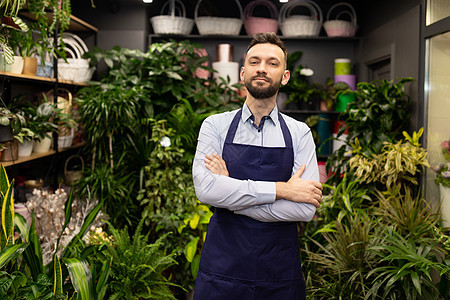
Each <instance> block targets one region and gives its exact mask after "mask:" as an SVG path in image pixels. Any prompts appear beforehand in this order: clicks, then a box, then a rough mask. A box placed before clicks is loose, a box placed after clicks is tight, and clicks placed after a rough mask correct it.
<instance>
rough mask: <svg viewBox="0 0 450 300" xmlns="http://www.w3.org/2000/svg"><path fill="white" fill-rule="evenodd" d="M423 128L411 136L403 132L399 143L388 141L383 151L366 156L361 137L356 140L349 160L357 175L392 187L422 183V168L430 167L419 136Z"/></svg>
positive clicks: (367, 180)
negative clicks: (419, 178) (419, 179)
mask: <svg viewBox="0 0 450 300" xmlns="http://www.w3.org/2000/svg"><path fill="white" fill-rule="evenodd" d="M422 133H423V128H421V129H420V130H419V131H418V132H414V133H413V137H410V136H409V135H408V133H406V132H403V135H404V137H405V141H404V140H399V141H398V142H396V143H388V142H384V147H383V148H382V150H381V153H379V154H374V153H372V154H370V156H366V155H365V154H364V153H363V151H362V147H361V143H360V142H359V139H358V138H356V139H355V143H354V144H353V150H352V153H353V155H352V157H351V158H350V159H349V161H348V165H349V167H350V169H351V170H353V171H354V172H355V175H356V176H357V177H358V178H359V179H360V180H362V181H364V182H365V183H367V184H370V183H373V182H379V183H382V184H383V185H385V186H386V187H387V189H390V188H392V187H393V185H399V184H400V185H402V184H403V185H410V184H412V185H418V175H419V173H420V171H421V168H424V167H429V166H430V165H429V164H428V161H427V151H426V150H425V149H424V148H422V147H420V144H419V139H420V137H421V136H422Z"/></svg>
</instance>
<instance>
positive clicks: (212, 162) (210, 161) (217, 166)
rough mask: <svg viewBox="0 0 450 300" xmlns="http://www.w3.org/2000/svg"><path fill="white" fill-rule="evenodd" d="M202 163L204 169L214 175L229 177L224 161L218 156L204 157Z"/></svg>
mask: <svg viewBox="0 0 450 300" xmlns="http://www.w3.org/2000/svg"><path fill="white" fill-rule="evenodd" d="M204 161H205V166H206V168H207V169H208V170H210V171H211V172H213V173H214V174H217V175H223V176H230V175H229V174H228V169H227V165H226V164H225V161H224V160H223V159H222V157H220V156H219V155H218V154H216V153H214V154H213V155H206V156H205V159H204Z"/></svg>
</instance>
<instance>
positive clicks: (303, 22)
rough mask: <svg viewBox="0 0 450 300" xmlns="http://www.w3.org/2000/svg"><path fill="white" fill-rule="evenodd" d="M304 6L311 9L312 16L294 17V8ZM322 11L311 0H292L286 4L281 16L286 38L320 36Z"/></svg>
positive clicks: (280, 21)
mask: <svg viewBox="0 0 450 300" xmlns="http://www.w3.org/2000/svg"><path fill="white" fill-rule="evenodd" d="M299 6H303V7H306V8H307V9H309V11H310V13H311V14H310V15H294V16H292V15H291V14H292V12H293V10H294V8H296V7H299ZM322 22H323V19H322V11H321V10H320V7H319V6H318V5H317V4H316V3H315V2H313V1H310V0H291V1H289V2H288V3H287V4H285V5H284V6H283V7H282V8H281V10H280V15H279V24H280V29H281V32H282V33H283V35H284V36H318V35H319V33H320V29H321V27H322Z"/></svg>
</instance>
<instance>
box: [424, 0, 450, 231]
mask: <svg viewBox="0 0 450 300" xmlns="http://www.w3.org/2000/svg"><path fill="white" fill-rule="evenodd" d="M449 15H450V1H448V0H428V1H427V11H426V25H427V26H425V30H424V31H423V33H424V35H423V37H424V45H425V46H424V56H425V59H424V61H425V68H424V86H423V89H424V94H423V95H424V106H423V110H424V111H423V113H424V127H425V139H424V145H425V146H426V148H427V150H428V161H429V163H430V165H431V166H432V169H434V171H433V170H427V172H426V176H425V191H426V199H428V200H430V201H431V202H432V204H433V205H441V213H442V217H443V219H444V222H445V225H446V226H449V225H450V184H449V185H448V187H447V186H446V182H449V183H450V178H448V179H446V178H445V177H446V176H448V175H450V172H449V173H445V171H447V168H450V150H449V152H448V154H447V155H446V154H444V153H443V152H446V149H447V148H449V146H450V145H449V144H450V17H449ZM448 171H450V170H448ZM436 178H438V182H436ZM446 221H447V222H446Z"/></svg>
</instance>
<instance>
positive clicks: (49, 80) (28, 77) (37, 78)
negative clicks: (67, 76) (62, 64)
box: [0, 71, 89, 86]
mask: <svg viewBox="0 0 450 300" xmlns="http://www.w3.org/2000/svg"><path fill="white" fill-rule="evenodd" d="M0 76H3V77H6V78H14V79H21V80H31V81H36V82H42V83H56V82H58V83H61V84H67V85H76V86H89V84H88V83H86V82H77V81H72V80H57V79H56V78H49V77H41V76H34V75H25V74H15V73H11V72H5V71H0Z"/></svg>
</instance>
